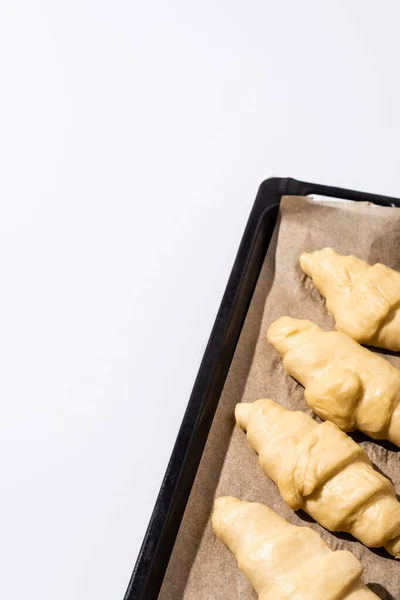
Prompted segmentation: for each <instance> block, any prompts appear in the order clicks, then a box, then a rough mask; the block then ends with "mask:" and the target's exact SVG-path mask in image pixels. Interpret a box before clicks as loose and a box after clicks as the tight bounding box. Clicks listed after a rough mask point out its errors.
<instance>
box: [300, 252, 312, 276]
mask: <svg viewBox="0 0 400 600" xmlns="http://www.w3.org/2000/svg"><path fill="white" fill-rule="evenodd" d="M299 262H300V268H301V270H302V271H303V272H304V273H305V274H306V275H307V276H308V277H311V276H312V253H311V252H303V253H302V254H301V255H300V259H299Z"/></svg>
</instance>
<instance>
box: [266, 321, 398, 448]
mask: <svg viewBox="0 0 400 600" xmlns="http://www.w3.org/2000/svg"><path fill="white" fill-rule="evenodd" d="M267 339H268V341H269V342H270V343H271V344H272V345H273V346H274V348H275V349H276V350H277V351H278V352H279V353H280V354H281V356H282V357H283V366H284V367H285V369H286V371H287V372H288V373H289V374H290V375H291V376H292V377H294V378H295V379H297V381H299V382H300V383H301V385H302V386H304V387H305V399H306V401H307V404H309V406H310V407H311V408H312V409H313V411H314V412H315V413H316V414H317V415H319V416H320V417H321V418H322V419H326V420H329V421H332V422H333V423H336V425H337V426H338V427H340V429H343V431H351V430H352V429H354V428H357V429H360V430H361V431H364V433H366V434H367V435H369V436H371V437H372V438H375V439H388V440H390V441H392V442H393V443H394V444H397V446H400V403H399V400H400V371H399V370H398V369H396V368H395V367H393V366H392V365H391V364H390V363H388V362H387V361H386V360H384V359H383V358H381V357H380V356H377V355H376V354H374V353H373V352H371V351H370V350H367V349H366V348H363V347H362V346H360V345H359V344H358V343H357V342H355V341H354V340H352V339H351V338H349V337H348V336H347V335H345V334H344V333H340V332H339V331H329V332H326V331H322V330H321V329H320V328H319V327H317V325H315V324H314V323H312V322H311V321H304V320H301V319H292V318H291V317H281V318H280V319H278V320H277V321H275V322H274V323H273V324H272V325H271V326H270V328H269V329H268V332H267Z"/></svg>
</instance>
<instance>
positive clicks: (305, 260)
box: [300, 248, 400, 350]
mask: <svg viewBox="0 0 400 600" xmlns="http://www.w3.org/2000/svg"><path fill="white" fill-rule="evenodd" d="M300 266H301V268H302V270H303V271H304V273H305V274H306V275H308V276H309V277H311V279H312V280H313V282H314V284H315V285H316V286H317V288H318V289H319V291H320V292H321V294H322V295H323V296H325V298H326V305H327V308H328V310H329V312H330V313H332V315H333V316H334V318H335V321H336V329H338V330H339V331H343V333H347V335H349V336H350V337H352V338H354V339H355V340H357V341H358V342H360V343H361V344H371V345H372V346H379V347H381V348H388V349H389V350H400V273H398V272H397V271H394V270H393V269H390V268H389V267H386V266H385V265H382V264H380V263H376V264H375V265H373V266H371V265H369V264H368V263H366V262H364V261H363V260H361V259H359V258H357V257H355V256H343V255H342V254H337V252H335V251H334V250H332V248H324V249H323V250H318V251H317V252H312V253H310V254H307V253H306V252H304V253H303V254H302V255H301V256H300Z"/></svg>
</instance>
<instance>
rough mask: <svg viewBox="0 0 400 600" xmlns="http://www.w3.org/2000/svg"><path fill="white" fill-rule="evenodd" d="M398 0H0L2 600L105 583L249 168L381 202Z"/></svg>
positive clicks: (65, 597)
mask: <svg viewBox="0 0 400 600" xmlns="http://www.w3.org/2000/svg"><path fill="white" fill-rule="evenodd" d="M396 4H397V3H396V2H394V1H393V2H386V3H383V4H382V5H381V6H380V7H378V4H377V3H376V2H372V1H370V2H368V1H365V0H364V1H361V0H360V1H349V0H342V1H341V2H321V1H320V0H316V1H315V2H310V1H306V0H303V1H302V2H297V1H292V2H278V1H275V2H273V1H272V0H271V1H265V0H259V1H255V0H253V1H249V2H237V1H234V2H229V1H228V0H224V1H218V0H217V1H215V0H204V1H203V2H193V1H189V2H188V1H187V0H180V1H176V0H172V1H170V2H166V1H162V0H157V1H154V2H139V1H136V2H132V1H130V0H126V1H121V0H102V1H100V0H92V1H91V2H89V1H87V0H69V1H68V2H67V1H66V0H65V1H61V0H58V1H54V0H53V1H52V0H48V1H45V0H44V1H42V2H39V1H38V0H26V1H25V2H23V1H20V0H3V1H2V2H1V3H0V65H1V66H0V75H1V78H0V82H1V94H0V108H1V110H0V159H1V160H0V171H1V176H0V209H1V214H0V281H1V293H0V315H1V317H0V402H1V417H0V457H1V459H0V461H1V462H0V468H1V478H0V503H1V513H0V514H1V517H0V530H1V541H0V564H1V565H2V575H1V578H0V597H1V598H7V600H17V599H18V600H20V599H21V598H23V597H25V596H26V597H29V598H41V600H54V599H57V600H81V599H82V600H83V599H85V600H86V599H87V598H96V600H111V599H117V598H121V599H122V597H123V594H124V591H125V589H126V586H127V584H128V580H129V577H130V574H131V570H132V567H133V565H134V562H135V558H136V554H137V552H138V549H139V546H140V543H141V540H142V537H143V534H144V532H145V528H146V525H147V522H148V519H149V516H150V513H151V510H152V507H153V504H154V501H155V498H156V495H157V492H158V488H159V485H160V482H161V479H162V475H163V473H164V470H165V467H166V464H167V461H168V458H169V455H170V452H171V449H172V446H173V443H174V440H175V437H176V434H177V430H178V427H179V424H180V421H181V418H182V415H183V411H184V408H185V406H186V403H187V400H188V397H189V394H190V391H191V388H192V384H193V381H194V378H195V375H196V373H197V369H198V366H199V363H200V360H201V357H202V354H203V351H204V348H205V344H206V342H207V339H208V336H209V333H210V330H211V327H212V324H213V321H214V317H215V314H216V311H217V309H218V305H219V302H220V299H221V297H222V293H223V290H224V287H225V283H226V281H227V278H228V275H229V272H230V268H231V265H232V262H233V259H234V257H235V253H236V250H237V247H238V244H239V241H240V238H241V235H242V232H243V229H244V226H245V222H246V219H247V216H248V213H249V211H250V208H251V205H252V202H253V200H254V197H255V194H256V191H257V187H258V185H259V183H260V182H261V181H262V180H263V179H265V178H267V177H269V176H271V175H280V176H292V177H297V178H299V179H304V180H310V181H317V182H321V183H329V184H334V185H339V186H347V187H350V188H358V189H362V190H366V191H376V192H381V193H386V194H392V195H397V196H399V195H400V181H399V158H400V144H399V133H400V131H399V126H400V117H399V106H400V98H399V95H400V94H399V89H400V88H399V76H398V56H399V50H400V48H399V41H398V40H399V36H398V22H399V19H398V18H399V14H398V11H397V10H396ZM171 600H175V599H171Z"/></svg>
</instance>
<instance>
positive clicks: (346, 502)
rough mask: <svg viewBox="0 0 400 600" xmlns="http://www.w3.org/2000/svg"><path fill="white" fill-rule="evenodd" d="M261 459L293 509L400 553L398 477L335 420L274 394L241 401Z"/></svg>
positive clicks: (243, 423) (241, 421) (240, 412)
mask: <svg viewBox="0 0 400 600" xmlns="http://www.w3.org/2000/svg"><path fill="white" fill-rule="evenodd" d="M235 417H236V421H237V423H238V425H239V426H240V427H241V428H242V429H243V430H244V431H246V432H247V439H248V441H249V444H250V446H251V447H252V448H253V449H254V450H255V451H256V452H257V453H258V454H259V460H260V465H261V467H262V469H263V470H264V471H265V473H266V474H267V475H268V476H269V477H270V478H271V479H272V480H273V481H274V482H275V483H276V484H277V486H278V488H279V491H280V493H281V495H282V498H283V499H284V501H285V502H286V503H287V504H288V505H289V506H290V508H292V509H293V510H298V509H300V508H303V510H305V511H306V512H308V513H309V514H310V515H311V516H312V517H313V518H314V519H315V520H316V521H318V523H320V524H321V525H322V526H323V527H325V528H326V529H329V530H330V531H347V532H348V533H351V534H352V535H353V536H354V537H356V538H357V539H359V540H360V541H361V542H362V543H363V544H365V545H366V546H370V547H379V546H385V548H386V549H387V550H388V552H390V553H391V554H393V556H396V557H398V556H400V504H399V502H398V501H397V498H396V492H395V489H394V487H393V485H392V483H391V482H390V481H389V480H388V479H386V477H384V476H383V475H381V474H380V473H378V472H377V471H375V470H374V469H373V467H372V465H371V462H370V460H369V458H368V456H367V454H366V452H365V451H364V450H363V449H362V448H361V446H359V445H358V444H356V442H354V441H353V440H352V439H351V438H350V437H349V436H347V435H346V434H345V433H343V431H341V430H340V429H339V428H338V427H336V425H334V424H333V423H331V422H329V421H326V422H325V423H321V424H318V423H317V422H316V421H314V419H312V418H311V417H310V416H309V415H307V414H306V413H303V412H300V411H296V412H293V411H290V410H286V409H285V408H283V407H282V406H280V405H279V404H276V403H275V402H273V401H272V400H257V401H256V402H253V403H248V404H238V405H237V406H236V409H235Z"/></svg>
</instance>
